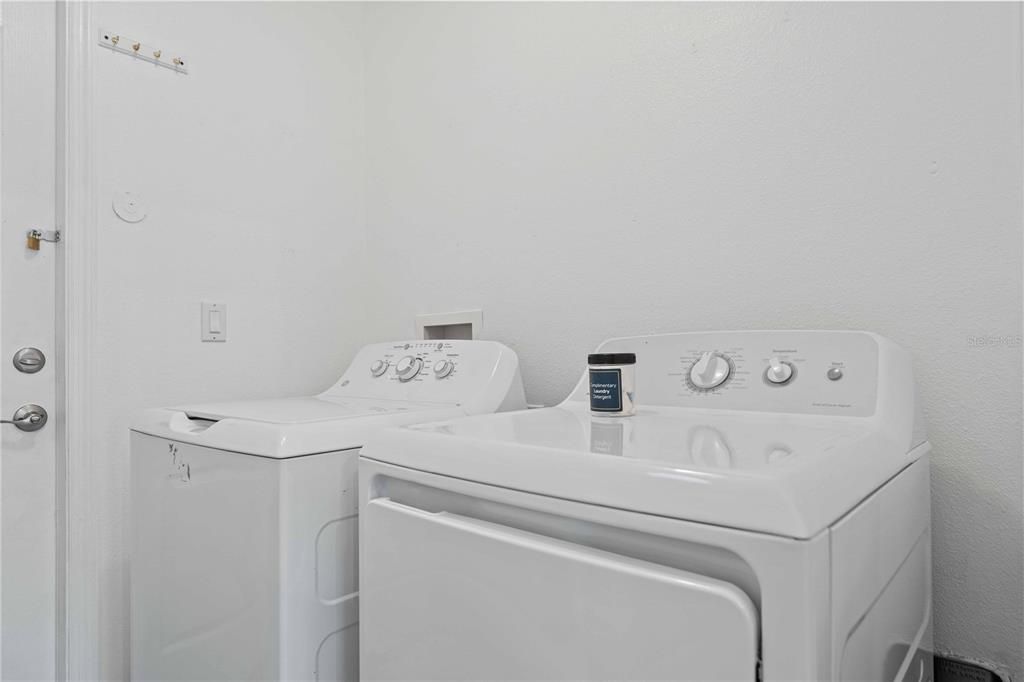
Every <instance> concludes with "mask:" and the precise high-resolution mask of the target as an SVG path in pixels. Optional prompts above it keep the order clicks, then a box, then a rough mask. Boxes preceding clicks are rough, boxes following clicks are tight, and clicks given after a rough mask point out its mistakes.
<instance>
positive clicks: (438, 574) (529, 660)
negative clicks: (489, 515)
mask: <svg viewBox="0 0 1024 682" xmlns="http://www.w3.org/2000/svg"><path fill="white" fill-rule="evenodd" d="M363 524H364V525H363V532H361V538H362V540H361V545H360V554H361V559H360V560H361V567H362V569H363V570H361V571H360V619H361V635H360V666H361V677H362V679H365V680H376V679H436V680H487V679H492V680H494V679H502V680H599V679H600V680H616V679H618V680H753V679H755V675H756V671H757V660H758V651H757V648H758V620H757V612H756V609H755V607H754V605H753V603H752V602H751V601H750V599H749V598H748V597H747V595H746V594H745V593H744V592H742V591H741V590H740V589H739V588H737V587H736V586H734V585H731V584H729V583H726V582H723V581H720V580H715V579H712V578H708V577H705V576H700V575H697V574H694V573H690V572H687V571H683V570H679V569H677V568H673V567H669V566H663V565H659V564H655V563H651V562H647V561H641V560H639V559H635V558H632V557H627V556H623V555H619V554H615V553H612V552H606V551H602V550H598V549H594V548H592V547H589V546H586V545H581V544H576V543H572V542H566V541H563V540H559V539H555V538H552V537H548V536H546V535H540V534H537V533H530V532H526V531H523V530H519V529H516V528H512V527H510V526H505V525H502V524H498V523H491V522H487V521H482V520H479V519H475V518H472V517H467V516H462V515H459V514H452V513H448V512H430V511H425V510H422V509H418V508H416V507H411V506H407V505H404V504H399V503H396V502H394V501H392V500H390V499H388V498H378V499H375V500H372V501H371V502H369V503H368V504H367V505H366V507H365V510H364V513H363Z"/></svg>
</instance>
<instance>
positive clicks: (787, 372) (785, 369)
mask: <svg viewBox="0 0 1024 682" xmlns="http://www.w3.org/2000/svg"><path fill="white" fill-rule="evenodd" d="M764 378H765V379H767V380H768V381H769V382H771V383H773V384H779V385H782V384H784V383H786V382H788V381H789V380H790V379H792V378H793V365H791V364H789V363H788V362H783V361H782V360H780V359H778V358H772V359H771V360H769V361H768V369H767V370H765V373H764Z"/></svg>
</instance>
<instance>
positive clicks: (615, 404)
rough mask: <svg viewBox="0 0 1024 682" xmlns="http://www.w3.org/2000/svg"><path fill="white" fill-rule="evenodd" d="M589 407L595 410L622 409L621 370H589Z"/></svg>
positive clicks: (612, 410) (617, 410) (609, 410)
mask: <svg viewBox="0 0 1024 682" xmlns="http://www.w3.org/2000/svg"><path fill="white" fill-rule="evenodd" d="M590 409H591V410H594V411H595V412H621V411H622V370H620V369H591V370H590Z"/></svg>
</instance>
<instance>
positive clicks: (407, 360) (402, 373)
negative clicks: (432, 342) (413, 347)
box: [395, 355, 423, 381]
mask: <svg viewBox="0 0 1024 682" xmlns="http://www.w3.org/2000/svg"><path fill="white" fill-rule="evenodd" d="M421 369H423V360H422V359H420V358H417V357H414V356H412V355H406V356H405V357H404V358H402V359H401V360H399V361H398V362H397V363H396V364H395V376H397V377H398V380H399V381H409V380H410V379H413V378H414V377H415V376H416V375H417V374H419V373H420V370H421Z"/></svg>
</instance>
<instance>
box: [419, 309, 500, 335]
mask: <svg viewBox="0 0 1024 682" xmlns="http://www.w3.org/2000/svg"><path fill="white" fill-rule="evenodd" d="M483 322H484V313H483V311H482V310H463V311H460V312H456V313H431V314H429V315H417V316H416V337H417V338H420V339H426V340H428V341H430V340H434V339H478V338H480V333H481V330H482V328H483Z"/></svg>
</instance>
